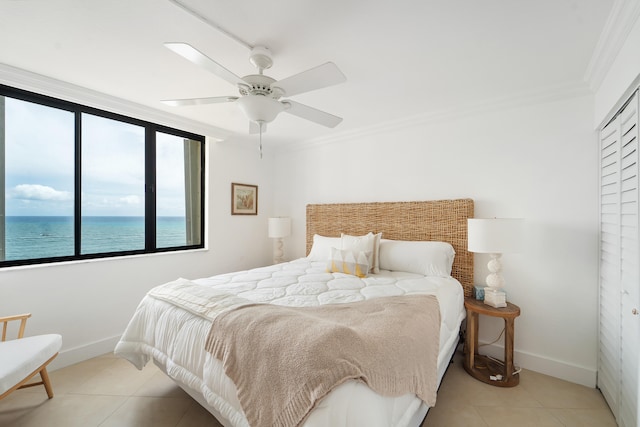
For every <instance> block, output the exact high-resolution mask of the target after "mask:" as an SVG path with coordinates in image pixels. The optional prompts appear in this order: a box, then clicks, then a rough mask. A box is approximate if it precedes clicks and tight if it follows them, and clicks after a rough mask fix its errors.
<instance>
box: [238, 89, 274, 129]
mask: <svg viewBox="0 0 640 427" xmlns="http://www.w3.org/2000/svg"><path fill="white" fill-rule="evenodd" d="M236 102H237V103H238V105H239V106H240V109H241V110H242V112H243V113H244V114H245V115H246V116H247V118H248V119H249V120H251V121H252V122H256V123H260V122H262V123H269V122H272V121H273V120H274V119H275V118H276V117H277V116H278V114H279V113H281V112H282V111H283V110H284V109H285V106H284V105H282V104H281V103H280V102H279V101H276V100H275V99H273V98H270V97H267V96H262V95H247V96H243V97H242V98H239V99H238V100H237V101H236Z"/></svg>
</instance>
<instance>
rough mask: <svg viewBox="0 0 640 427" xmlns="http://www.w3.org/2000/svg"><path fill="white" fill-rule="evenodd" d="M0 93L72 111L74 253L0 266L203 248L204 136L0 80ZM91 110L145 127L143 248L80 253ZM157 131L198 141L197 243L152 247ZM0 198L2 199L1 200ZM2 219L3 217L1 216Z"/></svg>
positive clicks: (154, 223) (7, 261) (97, 114)
mask: <svg viewBox="0 0 640 427" xmlns="http://www.w3.org/2000/svg"><path fill="white" fill-rule="evenodd" d="M0 96H2V97H5V98H14V99H18V100H21V101H26V102H30V103H34V104H39V105H43V106H46V107H51V108H57V109H60V110H64V111H68V112H71V113H73V114H74V120H75V124H74V126H75V129H74V138H75V141H74V146H75V153H74V157H75V158H74V166H75V170H74V218H73V221H74V227H73V228H74V255H69V256H57V257H47V258H34V259H20V260H0V268H4V267H13V266H25V265H37V264H50V263H57V262H67V261H81V260H89V259H96V258H113V257H121V256H129V255H144V254H154V253H162V252H180V251H186V250H193V249H202V248H204V242H205V232H206V230H205V200H206V197H205V194H206V193H205V190H206V187H205V158H206V138H205V136H203V135H198V134H195V133H193V132H188V131H184V130H180V129H176V128H172V127H169V126H165V125H160V124H157V123H153V122H149V121H146V120H141V119H136V118H133V117H129V116H126V115H123V114H119V113H114V112H110V111H106V110H102V109H99V108H95V107H90V106H86V105H82V104H78V103H75V102H71V101H66V100H63V99H59V98H55V97H52V96H48V95H42V94H39V93H36V92H31V91H27V90H23V89H18V88H15V87H12V86H7V85H3V84H0ZM83 114H91V115H94V116H98V117H103V118H106V119H111V120H116V121H120V122H124V123H128V124H133V125H137V126H140V127H142V128H144V130H145V165H144V169H145V170H144V176H145V188H144V194H145V214H144V218H145V220H144V221H145V248H144V249H136V250H130V251H117V252H100V253H90V254H82V253H81V239H82V198H81V195H82V164H81V163H82V115H83ZM158 132H161V133H165V134H169V135H173V136H177V137H180V138H185V139H190V140H192V141H197V142H200V144H201V148H200V243H199V244H192V245H189V244H186V245H184V246H173V247H162V248H157V247H156V191H155V189H156V167H155V166H156V144H155V143H156V134H157V133H158ZM2 202H4V201H2ZM3 220H4V218H3Z"/></svg>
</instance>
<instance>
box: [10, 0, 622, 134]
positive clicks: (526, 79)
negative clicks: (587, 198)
mask: <svg viewBox="0 0 640 427" xmlns="http://www.w3.org/2000/svg"><path fill="white" fill-rule="evenodd" d="M180 1H182V2H183V3H184V4H186V5H188V6H189V7H190V8H191V9H193V10H196V11H198V12H199V13H201V14H202V15H203V16H205V17H206V18H208V19H209V20H210V21H212V22H215V23H216V24H218V25H220V26H221V27H223V28H225V29H226V30H227V31H229V32H230V33H233V34H234V35H235V36H237V37H238V38H240V39H242V40H244V41H245V42H246V43H248V44H250V45H256V44H263V45H266V46H268V47H269V48H270V49H271V51H272V53H273V59H274V65H273V67H272V68H271V69H269V70H267V71H266V72H265V74H267V75H269V76H271V77H273V78H275V79H276V80H279V79H282V78H285V77H288V76H290V75H292V74H295V73H298V72H301V71H304V70H307V69H309V68H312V67H314V66H316V65H319V64H322V63H324V62H327V61H333V62H334V63H335V64H336V65H338V67H339V68H340V69H341V70H342V72H343V73H344V74H345V75H346V76H347V82H346V83H342V84H340V85H337V86H332V87H329V88H325V89H320V90H317V91H313V92H309V93H305V94H300V95H297V96H295V97H292V99H293V100H295V101H298V102H301V103H304V104H307V105H309V106H312V107H315V108H318V109H320V110H324V111H327V112H330V113H332V114H335V115H338V116H340V117H343V118H344V121H343V122H342V123H341V124H340V125H339V126H338V127H336V128H335V129H327V128H324V127H322V126H320V125H317V124H314V123H311V122H307V121H305V120H303V119H300V118H298V117H295V116H292V115H289V114H286V113H281V114H280V116H278V117H277V118H276V120H275V121H274V122H273V123H271V124H270V125H269V127H268V132H267V134H266V135H265V138H268V139H269V140H271V141H274V142H280V143H288V142H292V141H299V140H306V139H313V138H319V137H326V136H330V135H333V134H340V133H342V132H345V131H351V130H356V129H361V128H365V127H369V126H372V125H376V124H380V123H383V122H387V121H394V120H399V119H403V118H405V117H408V116H414V115H418V114H425V113H427V114H428V113H437V112H441V111H446V110H451V109H456V108H460V107H464V106H465V105H473V104H478V103H482V102H485V101H487V100H492V99H502V98H509V97H516V96H518V95H519V94H522V93H531V92H532V91H547V90H550V89H552V88H558V87H565V86H575V85H576V84H585V83H584V77H585V72H586V70H587V67H588V66H589V61H590V60H591V57H592V55H593V52H594V50H595V47H596V44H597V42H598V39H599V37H600V34H601V32H602V31H603V28H604V26H605V23H606V20H607V17H608V15H609V13H610V11H611V9H612V7H613V5H614V0H535V1H525V0H482V1H478V0H399V1H398V0H396V1H370V0H346V1H345V0H322V1H318V0H270V1H266V0H180ZM167 41H174V42H176V41H182V42H187V43H190V44H191V45H193V46H194V47H196V48H198V49H199V50H201V51H202V52H204V53H205V54H207V55H208V56H210V57H211V58H213V59H215V60H216V61H217V62H219V63H220V64H222V65H224V66H225V67H226V68H228V69H229V70H231V71H233V72H234V73H235V74H237V75H240V76H243V75H246V74H253V73H254V72H255V69H254V68H253V67H252V65H251V64H250V63H249V61H248V54H249V51H248V49H247V48H246V47H245V46H243V45H242V44H240V43H238V42H236V41H234V40H233V39H231V38H229V37H227V36H225V35H224V34H222V33H221V32H219V31H217V30H216V29H215V28H213V27H212V26H211V25H209V24H207V23H205V22H203V21H202V20H200V19H198V18H196V17H195V16H193V15H192V14H190V13H188V12H186V11H185V10H184V9H182V8H180V7H179V6H177V5H176V4H175V3H173V2H172V1H170V0H109V1H104V0H0V63H4V64H7V65H10V66H13V67H17V68H21V69H24V70H27V71H31V72H35V73H38V74H43V75H45V76H49V77H52V78H55V79H59V80H62V81H65V82H69V83H73V84H75V85H79V86H82V87H86V88H89V89H93V90H95V91H99V92H103V93H106V94H109V95H113V96H116V97H119V98H123V99H126V100H129V101H133V102H135V103H139V104H143V105H145V106H149V107H152V108H155V109H159V110H163V111H167V112H171V113H174V114H177V115H181V116H184V117H187V118H190V119H193V120H197V121H200V122H203V123H206V124H208V125H213V126H216V127H218V128H221V129H223V130H225V131H227V132H233V133H238V134H240V135H246V134H247V133H248V122H247V120H246V119H245V118H244V116H243V115H242V113H241V112H240V111H239V109H238V108H237V106H236V105H234V104H215V105H203V106H190V107H169V106H165V105H163V104H161V103H160V100H161V99H171V98H192V97H207V96H221V95H237V89H236V88H234V87H233V86H232V85H230V84H229V83H227V82H226V81H224V80H222V79H220V78H218V77H217V76H215V75H213V74H211V73H209V72H207V71H205V70H203V69H200V68H198V67H197V66H195V65H194V64H192V63H190V62H188V61H186V60H185V59H183V58H182V57H180V56H178V55H176V54H175V53H173V52H171V51H170V50H168V49H166V48H165V47H164V46H163V42H167ZM0 78H1V75H0ZM0 81H1V79H0ZM585 86H586V84H585ZM265 142H266V140H265Z"/></svg>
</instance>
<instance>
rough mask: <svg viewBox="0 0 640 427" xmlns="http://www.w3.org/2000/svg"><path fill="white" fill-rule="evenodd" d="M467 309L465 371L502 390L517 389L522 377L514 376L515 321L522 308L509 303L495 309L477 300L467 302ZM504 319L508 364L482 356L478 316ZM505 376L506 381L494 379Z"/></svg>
mask: <svg viewBox="0 0 640 427" xmlns="http://www.w3.org/2000/svg"><path fill="white" fill-rule="evenodd" d="M464 307H465V309H466V310H467V337H466V340H465V344H464V352H465V357H464V369H465V370H466V371H467V372H468V373H469V374H470V375H471V376H472V377H474V378H475V379H477V380H480V381H482V382H485V383H487V384H491V385H495V386H499V387H513V386H516V385H518V383H519V382H520V375H518V374H515V375H514V374H513V372H514V367H513V334H514V320H515V318H516V317H518V316H520V307H518V306H517V305H515V304H511V303H510V302H508V303H507V306H506V307H504V308H494V307H491V306H489V305H486V304H485V303H484V302H482V301H478V300H476V299H473V298H465V299H464ZM479 314H483V315H485V316H492V317H501V318H503V319H504V329H505V335H504V363H500V362H497V361H495V360H492V359H490V358H488V357H487V356H483V355H481V354H478V315H479ZM496 375H502V379H498V380H492V379H491V377H492V376H493V377H495V376H496Z"/></svg>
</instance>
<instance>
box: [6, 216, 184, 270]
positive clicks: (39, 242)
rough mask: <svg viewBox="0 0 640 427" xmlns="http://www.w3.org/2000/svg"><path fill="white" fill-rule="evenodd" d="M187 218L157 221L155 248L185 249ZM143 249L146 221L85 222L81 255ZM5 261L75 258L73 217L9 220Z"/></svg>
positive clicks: (117, 218)
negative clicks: (177, 247)
mask: <svg viewBox="0 0 640 427" xmlns="http://www.w3.org/2000/svg"><path fill="white" fill-rule="evenodd" d="M185 227H186V225H185V218H184V217H158V218H157V221H156V246H157V247H158V248H166V247H173V246H184V245H186V230H185ZM137 249H144V217H125V216H111V217H103V216H89V217H83V219H82V236H81V253H82V254H95V253H104V252H121V251H129V250H137ZM5 253H6V255H5V260H7V261H11V260H22V259H37V258H49V257H57V256H72V255H73V253H74V238H73V217H67V216H7V217H6V222H5Z"/></svg>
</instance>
